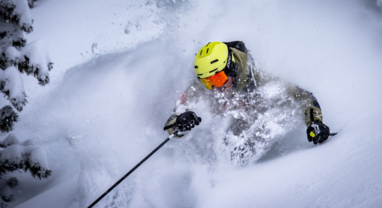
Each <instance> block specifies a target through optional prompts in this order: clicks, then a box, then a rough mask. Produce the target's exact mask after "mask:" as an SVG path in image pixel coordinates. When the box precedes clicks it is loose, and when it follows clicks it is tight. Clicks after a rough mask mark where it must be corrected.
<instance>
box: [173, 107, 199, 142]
mask: <svg viewBox="0 0 382 208" xmlns="http://www.w3.org/2000/svg"><path fill="white" fill-rule="evenodd" d="M200 122H202V118H200V117H198V116H197V115H196V114H195V113H194V112H192V111H187V112H184V113H182V114H180V115H179V116H178V117H177V118H176V121H175V123H174V127H173V128H174V133H175V135H176V136H182V135H184V133H185V132H187V131H190V130H191V129H192V128H194V127H195V125H199V123H200Z"/></svg>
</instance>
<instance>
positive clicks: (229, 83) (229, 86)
mask: <svg viewBox="0 0 382 208" xmlns="http://www.w3.org/2000/svg"><path fill="white" fill-rule="evenodd" d="M232 82H233V78H232V77H228V80H227V82H226V83H225V84H224V85H223V86H221V87H215V86H212V88H213V89H214V90H218V91H220V92H232V88H233V84H232Z"/></svg>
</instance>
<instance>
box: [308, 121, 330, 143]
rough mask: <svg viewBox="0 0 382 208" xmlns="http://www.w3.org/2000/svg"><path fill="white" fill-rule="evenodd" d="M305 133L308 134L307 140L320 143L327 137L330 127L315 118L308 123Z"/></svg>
mask: <svg viewBox="0 0 382 208" xmlns="http://www.w3.org/2000/svg"><path fill="white" fill-rule="evenodd" d="M306 134H307V135H308V141H309V142H312V141H313V143H314V144H317V143H322V142H324V141H326V140H327V139H328V137H329V134H330V129H329V127H328V126H327V125H325V124H323V123H322V122H321V121H319V120H316V121H313V122H311V123H310V124H309V126H308V129H307V130H306Z"/></svg>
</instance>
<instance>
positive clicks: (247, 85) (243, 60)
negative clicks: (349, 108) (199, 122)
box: [165, 41, 323, 134]
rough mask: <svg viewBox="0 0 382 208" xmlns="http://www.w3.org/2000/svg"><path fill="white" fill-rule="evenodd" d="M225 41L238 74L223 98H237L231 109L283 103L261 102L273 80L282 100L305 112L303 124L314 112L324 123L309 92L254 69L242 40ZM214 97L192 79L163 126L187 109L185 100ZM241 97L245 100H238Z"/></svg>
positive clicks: (222, 108) (217, 111) (257, 107)
mask: <svg viewBox="0 0 382 208" xmlns="http://www.w3.org/2000/svg"><path fill="white" fill-rule="evenodd" d="M225 44H226V45H227V46H228V48H229V52H230V53H231V54H232V56H233V59H232V60H234V63H235V64H236V65H237V73H236V77H235V78H234V83H233V84H234V91H235V93H234V94H231V95H230V96H227V97H225V98H224V99H225V101H226V102H227V103H235V102H236V100H239V102H236V106H234V107H233V108H235V107H236V108H245V109H247V110H249V111H254V110H258V109H260V108H264V103H265V104H267V105H268V104H269V105H272V106H273V107H280V106H277V105H283V104H282V103H283V102H281V101H277V100H275V101H274V102H273V103H267V102H264V101H263V100H264V99H266V97H267V96H261V94H262V93H261V92H264V88H266V87H267V86H268V85H271V84H272V83H278V85H279V86H281V87H280V88H282V91H283V93H284V94H283V96H284V97H286V98H285V99H286V100H289V101H290V102H291V103H294V104H298V105H296V106H298V107H297V110H299V111H301V114H302V115H305V116H304V117H305V123H306V125H307V126H308V125H309V124H310V123H311V122H312V118H311V114H313V119H314V120H320V121H321V122H323V116H322V112H321V108H320V105H319V103H318V101H317V99H316V98H315V97H314V96H313V94H312V93H310V92H308V91H306V90H303V89H301V88H299V87H298V86H296V85H294V84H291V83H288V82H285V81H282V80H280V79H279V78H277V77H274V76H272V75H270V74H268V73H266V72H264V71H262V70H260V69H258V68H256V67H255V64H254V61H253V58H252V56H251V55H250V54H249V51H248V50H247V48H246V47H245V45H244V43H243V42H242V41H233V42H225ZM263 94H264V93H263ZM213 96H214V95H213V94H212V93H211V90H207V89H205V88H204V87H203V85H202V84H201V83H199V81H197V80H195V82H193V83H192V84H191V86H189V87H188V88H187V90H186V91H185V92H184V93H183V95H182V97H181V99H180V100H179V101H178V102H177V105H176V107H175V109H174V115H172V116H171V117H170V118H169V119H168V120H167V122H166V124H165V126H168V125H171V124H173V123H175V120H176V115H177V114H178V115H179V114H180V113H183V112H184V111H186V110H188V109H187V107H186V108H185V107H184V106H187V102H190V101H191V102H195V101H196V100H198V99H201V98H206V97H213ZM215 97H216V95H215ZM240 100H244V101H243V102H241V103H240ZM248 100H251V101H248ZM230 101H233V102H230ZM215 103H217V105H219V103H220V104H221V103H222V101H221V100H219V101H218V102H215ZM237 103H239V104H237ZM259 103H260V104H259ZM284 103H285V102H284ZM261 105H262V106H261ZM272 106H271V107H272ZM268 107H269V106H268ZM227 108H230V107H229V106H228V107H227V105H226V104H225V106H224V107H221V106H220V108H219V107H217V108H216V109H215V111H214V112H216V113H219V112H220V113H221V112H222V111H224V109H227ZM233 108H231V109H233ZM167 131H168V133H169V134H172V133H173V129H172V128H171V129H168V130H167Z"/></svg>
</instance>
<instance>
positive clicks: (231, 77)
mask: <svg viewBox="0 0 382 208" xmlns="http://www.w3.org/2000/svg"><path fill="white" fill-rule="evenodd" d="M194 68H195V73H196V76H197V78H198V80H199V81H200V83H201V84H200V83H198V81H196V82H194V83H193V84H192V85H191V86H190V87H189V88H188V89H187V90H186V91H185V92H184V93H183V94H182V96H181V98H180V100H179V101H178V103H177V107H176V109H175V111H174V112H175V113H174V114H173V115H172V116H170V118H169V119H168V120H167V122H166V123H165V128H164V129H165V130H167V131H168V133H169V134H173V133H174V134H175V136H176V137H182V136H183V135H184V134H185V133H186V132H187V131H190V130H191V129H192V128H193V127H194V126H195V125H199V123H200V122H201V118H199V117H197V115H196V114H195V113H194V112H192V111H188V110H187V109H185V107H184V106H185V105H186V104H187V102H191V101H193V102H196V100H198V98H201V97H203V99H206V100H209V102H210V105H211V106H213V107H212V108H213V112H214V113H216V114H220V115H221V114H224V113H225V112H227V111H228V112H231V115H233V117H234V118H235V122H232V125H231V128H230V129H231V131H232V134H234V135H243V131H247V132H246V134H245V135H248V134H249V132H250V131H249V129H251V132H254V131H253V128H254V127H253V126H254V125H253V124H254V123H255V122H256V120H257V119H259V118H260V117H261V116H259V115H264V114H265V112H270V111H269V110H270V109H272V108H278V109H283V108H285V109H289V110H290V111H293V112H294V111H295V110H296V109H299V110H300V111H301V112H304V113H301V115H302V117H305V123H306V125H307V127H308V128H307V137H308V141H309V142H312V141H313V143H314V144H317V143H322V142H324V141H325V140H327V138H328V136H329V133H330V130H329V127H328V126H326V125H325V124H324V123H323V117H322V112H321V108H320V105H319V103H318V102H317V99H316V98H315V97H314V96H313V94H312V93H310V92H308V91H305V90H303V89H301V88H299V87H297V86H296V85H293V84H290V83H286V82H283V81H281V80H279V79H278V78H275V77H272V76H271V75H269V74H267V73H265V72H263V71H262V70H260V69H257V68H256V67H255V64H254V61H253V58H252V56H251V55H250V54H249V51H248V50H247V48H246V47H245V44H244V43H243V42H242V41H233V42H224V43H223V42H210V43H208V44H207V45H205V46H203V47H202V48H201V49H200V50H199V51H198V53H197V54H196V57H195V62H194ZM270 83H272V84H273V85H274V84H275V83H276V84H277V86H278V87H279V88H277V89H281V90H282V91H283V94H282V96H279V97H278V98H277V99H274V100H273V101H272V102H270V101H267V98H266V97H267V96H264V89H266V88H265V87H264V86H272V85H271V84H270ZM203 86H204V89H203ZM280 86H281V87H280ZM268 88H269V87H268ZM206 89H207V90H206ZM262 90H263V91H262ZM285 106H289V108H287V107H285ZM294 108H295V109H294ZM182 111H183V112H182ZM184 111H185V112H184ZM232 112H236V113H232ZM238 112H240V113H238ZM241 112H244V113H245V115H246V116H241V117H240V115H242V114H241ZM279 112H280V113H285V112H282V111H279ZM177 113H178V114H179V115H177ZM287 113H288V112H287ZM291 116H292V115H290V116H289V117H291ZM288 119H289V120H288ZM288 119H287V118H285V119H284V121H282V122H281V121H280V122H279V125H283V124H285V123H287V122H291V121H292V120H291V119H290V118H288ZM301 119H303V118H301ZM259 126H261V125H259ZM263 126H264V125H263ZM261 131H263V132H266V131H268V132H269V131H270V130H269V129H268V130H266V129H264V128H263V127H258V129H257V130H256V131H255V132H257V133H256V134H252V135H249V136H247V137H251V138H247V140H248V141H246V142H245V145H244V147H241V148H239V149H240V150H241V151H242V152H243V149H245V148H246V147H247V149H250V151H253V149H254V147H253V144H255V143H258V142H261V141H263V140H264V138H266V137H267V136H264V135H266V134H261ZM259 132H260V134H259ZM259 135H260V136H259ZM261 136H263V137H264V138H260V137H261ZM251 145H252V146H251ZM236 149H237V148H235V150H236ZM251 149H252V150H251ZM240 154H241V155H243V153H240ZM241 157H242V156H241Z"/></svg>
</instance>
